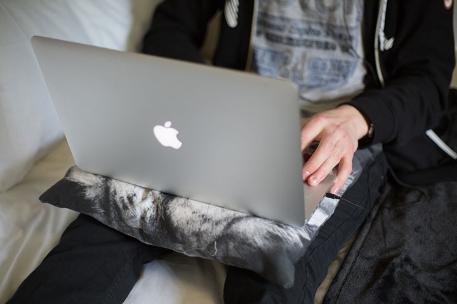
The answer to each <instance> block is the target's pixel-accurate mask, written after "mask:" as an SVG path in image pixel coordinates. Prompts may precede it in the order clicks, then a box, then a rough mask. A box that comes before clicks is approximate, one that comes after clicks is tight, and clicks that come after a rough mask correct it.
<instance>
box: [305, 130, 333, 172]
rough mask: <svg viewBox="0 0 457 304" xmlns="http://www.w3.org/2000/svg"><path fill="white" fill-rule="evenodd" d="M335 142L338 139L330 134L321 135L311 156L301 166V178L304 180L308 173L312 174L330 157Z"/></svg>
mask: <svg viewBox="0 0 457 304" xmlns="http://www.w3.org/2000/svg"><path fill="white" fill-rule="evenodd" d="M337 142H338V139H337V138H336V137H335V136H333V135H332V134H330V135H324V136H322V139H321V141H320V143H319V146H318V147H317V149H316V151H314V152H313V154H312V155H311V157H310V158H309V159H308V161H307V162H306V163H305V165H304V166H303V180H306V179H307V178H308V177H309V176H310V175H312V174H313V173H314V172H315V171H316V170H317V169H319V167H320V166H321V165H322V164H323V163H324V161H325V160H326V159H328V158H329V157H330V154H331V153H333V150H334V149H335V144H336V143H337Z"/></svg>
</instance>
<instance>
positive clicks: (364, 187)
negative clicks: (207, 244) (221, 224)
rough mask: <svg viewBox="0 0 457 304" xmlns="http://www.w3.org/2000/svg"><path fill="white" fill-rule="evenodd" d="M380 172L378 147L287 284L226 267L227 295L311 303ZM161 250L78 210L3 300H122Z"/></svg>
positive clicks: (365, 208) (239, 299) (376, 189)
mask: <svg viewBox="0 0 457 304" xmlns="http://www.w3.org/2000/svg"><path fill="white" fill-rule="evenodd" d="M386 172H387V164H386V161H385V158H384V156H383V155H382V154H381V155H379V156H378V157H377V158H376V161H375V162H373V163H371V164H370V165H369V166H368V167H367V168H365V169H364V171H363V173H362V175H361V176H360V177H359V179H358V181H357V182H356V183H355V184H354V185H353V186H352V187H351V188H350V189H349V190H348V191H347V192H346V193H345V195H344V196H343V200H342V201H341V202H340V203H339V205H338V207H337V208H336V210H335V213H334V215H333V216H332V217H331V218H330V219H329V220H328V221H327V222H326V223H325V224H324V225H323V226H322V227H321V228H320V230H319V233H318V235H317V237H316V238H315V240H314V241H313V242H312V243H311V245H310V246H311V247H310V250H309V252H308V254H307V255H306V256H305V257H304V258H302V259H301V260H300V262H299V263H297V265H296V275H295V276H296V282H295V285H294V286H293V287H292V288H291V289H285V288H282V287H279V286H278V285H274V284H271V283H269V282H267V281H266V280H264V279H262V278H261V277H260V276H258V275H257V274H255V273H253V272H249V271H246V270H241V269H238V268H234V267H227V278H226V282H225V290H224V301H225V303H226V304H235V303H243V304H245V303H250V304H256V303H259V304H260V303H262V304H265V303H278V304H288V303H293V304H295V303H300V304H303V303H305V304H307V303H313V298H314V293H315V291H316V289H317V287H318V286H319V284H320V282H321V281H322V279H323V278H324V277H325V275H326V273H327V267H328V265H329V264H330V262H331V261H332V260H333V258H334V257H335V255H336V252H337V250H338V248H339V247H340V246H342V245H343V244H344V242H345V241H347V240H348V239H349V238H351V237H352V236H353V234H354V233H355V231H356V230H357V228H358V227H359V226H360V225H361V224H362V223H363V221H364V220H365V218H366V216H367V214H368V212H369V210H370V209H371V208H372V206H373V205H374V204H375V202H376V198H377V197H378V195H379V193H380V191H381V189H382V187H383V185H384V182H385V174H386ZM165 252H167V251H166V250H163V249H159V248H156V247H152V246H148V245H145V244H143V243H141V242H139V241H137V240H136V239H133V238H131V237H128V236H125V235H124V234H121V233H120V232H117V231H115V230H113V229H111V228H108V227H106V226H104V225H102V224H101V223H99V222H97V221H95V220H94V219H91V218H89V217H88V216H85V215H80V216H79V217H78V219H76V221H74V222H73V223H72V224H71V225H70V226H69V227H68V228H67V230H66V231H65V232H64V234H63V236H62V238H61V240H60V243H59V245H58V246H57V247H55V248H54V249H53V250H52V251H51V252H50V253H49V254H48V256H47V257H46V258H45V259H44V261H43V262H42V264H41V265H40V266H39V267H38V268H37V269H36V270H35V271H34V272H32V274H30V276H29V277H28V278H27V279H26V280H25V281H24V282H23V283H22V284H21V286H20V287H19V288H18V290H17V292H16V294H15V295H14V296H13V298H12V299H11V300H10V302H9V303H11V304H16V303H20V304H26V303H34V304H35V303H49V304H53V303H61V304H64V303H122V302H123V301H124V299H125V298H126V297H127V296H128V293H129V292H130V290H131V288H132V287H133V285H134V284H135V282H136V281H137V279H138V277H139V275H140V273H141V269H142V266H143V264H144V263H146V262H149V261H152V260H154V259H156V258H158V257H160V256H161V255H162V254H164V253H165Z"/></svg>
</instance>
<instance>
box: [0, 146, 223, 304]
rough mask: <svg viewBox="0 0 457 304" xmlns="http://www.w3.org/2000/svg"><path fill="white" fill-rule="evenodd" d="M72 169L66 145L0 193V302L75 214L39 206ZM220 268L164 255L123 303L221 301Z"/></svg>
mask: <svg viewBox="0 0 457 304" xmlns="http://www.w3.org/2000/svg"><path fill="white" fill-rule="evenodd" d="M72 165H73V159H72V156H71V153H70V151H69V149H68V145H67V143H66V142H65V141H62V142H60V143H59V144H58V145H57V146H55V147H54V148H53V149H52V152H51V153H50V154H49V155H47V156H46V157H45V158H43V159H42V160H40V161H39V162H37V164H36V165H35V166H34V168H33V169H32V170H31V172H30V173H29V174H28V175H27V177H26V178H25V180H24V181H23V182H21V183H20V184H19V185H17V186H15V187H13V188H12V189H10V190H8V191H6V192H4V193H0V244H1V246H0V303H5V302H6V301H7V299H8V298H10V297H11V295H12V294H13V293H14V291H15V290H16V288H17V287H18V286H19V284H20V283H21V282H22V281H23V280H24V278H25V277H27V276H28V274H29V273H30V272H31V271H33V270H34V269H35V268H36V267H37V266H38V265H39V264H40V262H41V261H42V260H43V259H44V257H45V256H46V255H47V253H48V252H49V251H50V250H51V249H52V248H53V247H54V246H55V244H57V242H58V241H59V239H60V236H61V234H62V232H63V231H64V230H65V228H66V227H67V226H68V225H69V223H70V222H72V221H73V220H74V219H75V218H76V216H77V213H76V212H73V211H70V210H67V209H61V208H56V207H54V206H51V205H47V204H42V203H40V202H39V200H38V196H39V195H40V194H41V193H43V192H44V191H45V190H46V189H47V188H49V187H50V186H51V185H52V184H54V183H55V182H56V181H57V180H58V179H59V178H61V177H62V176H63V175H64V174H65V171H66V170H67V169H68V168H69V167H70V166H72ZM224 281H225V269H224V268H223V267H222V266H221V265H220V264H218V263H215V262H210V261H206V260H201V259H197V258H189V257H185V256H183V255H180V254H169V255H166V257H164V259H162V260H157V261H154V262H151V263H149V264H146V265H145V267H144V271H143V274H142V277H141V279H140V280H139V281H138V282H137V284H136V285H135V287H134V288H133V290H132V291H131V292H130V295H129V296H128V298H127V299H126V300H125V302H124V303H128V304H136V303H141V304H143V303H145V304H147V303H161V304H181V303H201V304H214V303H222V297H221V295H222V290H223V284H224Z"/></svg>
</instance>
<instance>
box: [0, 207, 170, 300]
mask: <svg viewBox="0 0 457 304" xmlns="http://www.w3.org/2000/svg"><path fill="white" fill-rule="evenodd" d="M166 251H167V250H166V249H162V248H157V247H152V246H147V245H145V244H143V243H141V242H139V241H137V240H136V239H134V238H132V237H129V236H126V235H124V234H121V233H119V232H117V231H116V230H113V229H111V228H109V227H107V226H105V225H102V224H100V222H98V221H96V220H94V219H93V218H91V217H89V216H86V215H80V216H79V217H78V218H77V219H76V220H75V221H74V222H72V223H71V224H70V225H69V226H68V227H67V229H66V230H65V232H64V233H63V235H62V238H61V240H60V242H59V244H58V245H57V246H56V247H55V248H54V249H53V250H52V251H51V252H50V253H49V254H48V255H47V256H46V258H45V259H44V260H43V262H42V263H41V264H40V266H38V268H37V269H36V270H35V271H33V272H32V273H31V274H30V275H29V276H28V277H27V278H26V279H25V281H24V282H22V284H21V285H20V286H19V288H18V291H17V292H16V294H15V295H14V296H13V298H12V299H10V301H9V302H8V303H10V304H16V303H17V304H26V303H31V304H40V303H43V304H44V303H46V304H54V303H55V304H61V303H71V304H80V303H99V304H104V303H122V302H123V301H124V300H125V298H126V297H127V295H128V294H129V292H130V290H131V289H132V288H133V286H134V284H135V282H136V281H137V280H138V278H139V276H140V274H141V271H142V268H143V264H144V263H146V262H148V261H151V260H153V259H155V258H157V257H159V256H161V255H162V254H163V253H165V252H166Z"/></svg>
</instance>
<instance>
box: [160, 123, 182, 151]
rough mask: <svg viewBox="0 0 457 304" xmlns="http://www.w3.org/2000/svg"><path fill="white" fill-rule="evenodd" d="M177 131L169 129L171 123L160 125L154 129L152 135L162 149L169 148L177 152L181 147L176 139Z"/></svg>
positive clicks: (180, 143)
mask: <svg viewBox="0 0 457 304" xmlns="http://www.w3.org/2000/svg"><path fill="white" fill-rule="evenodd" d="M178 133H179V132H178V130H176V129H174V128H172V127H171V121H167V122H165V124H164V125H163V126H162V125H156V126H155V127H154V135H155V137H156V139H157V141H158V142H159V143H160V144H161V145H162V146H164V147H171V148H173V149H176V150H178V149H179V148H181V146H182V142H181V141H180V140H179V139H178Z"/></svg>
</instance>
